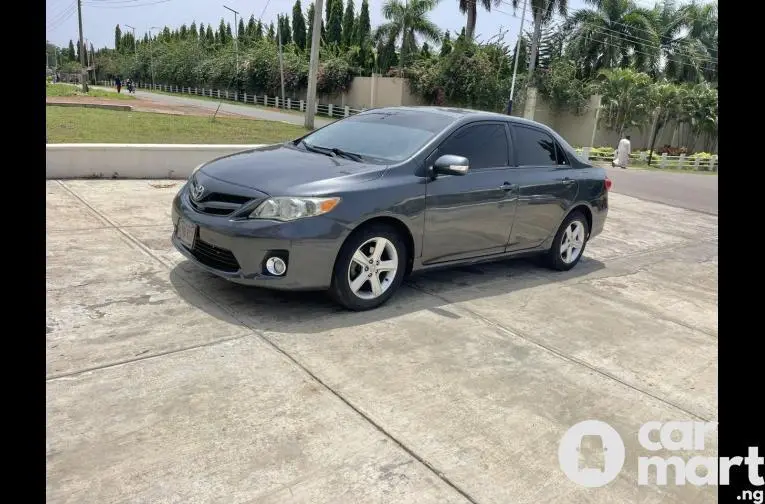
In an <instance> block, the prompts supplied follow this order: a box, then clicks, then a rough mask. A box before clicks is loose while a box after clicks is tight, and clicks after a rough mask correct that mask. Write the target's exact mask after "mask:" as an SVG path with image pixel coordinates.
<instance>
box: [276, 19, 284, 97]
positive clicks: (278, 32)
mask: <svg viewBox="0 0 765 504" xmlns="http://www.w3.org/2000/svg"><path fill="white" fill-rule="evenodd" d="M276 38H278V39H279V73H280V74H281V79H282V99H281V101H280V104H281V108H285V101H284V58H283V56H282V17H281V16H279V22H278V23H277V25H276Z"/></svg>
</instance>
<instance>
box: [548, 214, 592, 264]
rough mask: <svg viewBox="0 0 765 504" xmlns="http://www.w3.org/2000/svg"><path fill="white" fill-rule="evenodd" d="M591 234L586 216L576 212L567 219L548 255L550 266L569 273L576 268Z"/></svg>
mask: <svg viewBox="0 0 765 504" xmlns="http://www.w3.org/2000/svg"><path fill="white" fill-rule="evenodd" d="M589 234H590V229H589V226H588V225H587V218H586V217H585V216H584V214H582V213H581V212H579V211H576V212H573V213H572V214H570V215H569V216H568V217H566V219H565V220H564V221H563V224H561V226H560V229H558V234H556V235H555V239H554V240H553V243H552V247H550V251H549V252H548V253H547V263H548V264H549V266H550V267H551V268H552V269H556V270H558V271H568V270H570V269H571V268H573V267H574V266H576V263H578V262H579V260H580V259H581V258H582V254H583V253H584V248H585V247H586V246H587V237H588V236H589Z"/></svg>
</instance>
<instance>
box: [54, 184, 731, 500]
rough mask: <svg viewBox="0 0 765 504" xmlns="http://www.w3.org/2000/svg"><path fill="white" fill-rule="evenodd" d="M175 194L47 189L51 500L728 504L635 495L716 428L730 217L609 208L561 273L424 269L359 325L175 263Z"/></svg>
mask: <svg viewBox="0 0 765 504" xmlns="http://www.w3.org/2000/svg"><path fill="white" fill-rule="evenodd" d="M178 188H179V183H178V182H177V181H175V182H172V181H168V182H161V181H105V180H104V181H102V180H90V181H68V182H65V183H61V182H57V181H49V182H48V183H47V193H48V194H47V210H48V212H47V216H48V217H47V311H48V315H47V326H48V327H47V363H46V371H47V377H46V380H47V381H46V383H47V434H48V441H47V497H48V502H50V503H64V502H77V503H98V504H103V503H108V502H151V503H157V502H166V503H170V502H173V503H174V502H179V503H180V502H182V503H210V502H220V503H226V504H232V503H244V502H247V503H254V502H257V503H284V502H300V503H311V504H313V503H328V504H329V503H352V502H359V503H372V502H375V503H396V504H400V503H418V504H422V503H438V504H444V503H482V504H489V503H496V504H507V503H537V502H566V503H593V502H598V503H609V504H611V503H617V502H641V503H658V502H670V503H675V502H677V503H680V502H684V503H685V502H713V501H715V500H716V496H715V492H714V491H713V490H714V488H711V489H710V488H707V489H706V490H704V491H702V490H701V489H699V488H697V487H694V486H691V485H685V486H667V487H664V488H658V487H656V486H647V487H638V485H637V472H638V470H637V457H638V456H639V455H649V454H648V453H646V452H645V451H644V450H643V449H642V448H640V447H639V445H638V442H637V435H636V433H637V430H638V428H639V427H640V425H641V424H643V423H644V422H647V421H649V420H662V421H668V420H715V419H716V418H717V398H716V397H717V290H716V283H717V218H716V217H714V216H710V215H706V214H700V213H695V212H692V211H687V210H681V209H677V208H673V207H669V206H664V205H660V204H655V203H647V202H644V201H641V200H638V199H634V198H631V197H627V196H624V195H619V194H615V195H613V196H612V198H611V207H612V208H611V213H610V216H609V220H608V224H607V227H606V231H605V234H604V235H602V236H600V237H598V238H597V239H595V240H593V242H592V243H591V244H590V245H589V246H588V249H587V252H586V257H585V259H584V260H583V261H582V262H581V263H580V264H579V265H578V267H577V268H575V269H574V270H572V271H570V272H568V273H554V272H550V271H547V270H545V269H541V268H538V267H537V266H535V265H534V264H533V263H532V262H529V261H507V262H504V263H499V264H493V265H484V266H480V267H471V268H461V269H457V270H451V271H444V272H439V273H432V274H428V275H425V276H421V277H416V278H414V279H412V280H411V281H410V282H409V283H408V284H407V285H406V286H405V287H404V288H403V289H402V290H401V292H400V293H399V294H398V295H397V296H396V297H395V298H394V299H393V300H392V302H391V303H390V304H389V305H386V306H385V307H383V308H381V309H379V310H376V311H373V312H367V313H347V312H343V311H339V310H338V309H337V308H336V307H335V306H334V305H333V304H332V303H331V302H329V301H327V300H326V299H325V298H324V297H323V296H321V295H316V294H285V293H275V292H267V291H260V290H257V289H251V288H245V287H241V286H237V285H232V284H229V283H226V282H224V281H222V280H219V279H217V278H215V277H213V276H211V275H208V274H206V273H203V272H201V271H199V270H197V269H196V268H195V267H193V265H191V264H189V263H188V262H186V261H184V260H183V259H182V257H181V256H180V255H179V254H178V253H176V252H175V251H174V250H172V248H171V245H170V241H169V236H170V233H171V225H170V213H169V211H170V202H171V199H172V197H173V195H174V193H175V192H176V191H177V190H178ZM587 419H599V420H602V421H605V422H608V423H609V424H610V425H612V426H613V427H614V428H615V429H616V430H617V431H618V432H619V433H620V434H621V436H622V438H623V439H624V443H625V445H626V454H627V458H626V462H625V464H624V468H623V469H622V471H621V473H620V475H619V476H618V477H617V478H616V479H615V480H614V481H613V482H611V483H610V484H609V485H607V486H605V487H602V488H596V489H586V488H583V487H580V486H577V485H576V484H574V483H573V482H572V481H570V480H569V479H568V478H567V477H566V476H565V475H564V474H563V472H562V471H561V469H560V467H559V463H558V444H559V441H560V439H561V436H563V434H564V433H565V432H566V430H567V429H568V428H569V427H571V426H572V425H574V424H575V423H577V422H579V421H582V420H587ZM714 438H715V437H714V436H712V437H710V438H708V439H707V441H708V444H707V448H708V450H707V452H706V454H707V455H713V454H714V452H715V451H716V441H715V439H714ZM594 450H595V449H594V448H593V449H591V448H589V445H587V446H585V444H584V443H583V444H582V453H581V455H582V456H586V457H589V456H590V455H592V454H595V455H597V453H596V452H595V451H594ZM591 452H592V453H591ZM601 453H602V451H601ZM659 454H660V455H661V454H663V455H664V456H667V454H666V452H659ZM693 454H695V453H688V454H687V456H685V455H684V457H685V458H688V457H690V456H691V455H693Z"/></svg>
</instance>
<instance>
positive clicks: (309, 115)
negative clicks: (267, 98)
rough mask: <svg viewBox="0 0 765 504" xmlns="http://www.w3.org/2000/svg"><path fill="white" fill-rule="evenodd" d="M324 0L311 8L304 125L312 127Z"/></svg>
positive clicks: (318, 0)
mask: <svg viewBox="0 0 765 504" xmlns="http://www.w3.org/2000/svg"><path fill="white" fill-rule="evenodd" d="M323 4H324V0H316V6H315V8H314V10H313V33H312V34H311V63H310V66H309V68H308V91H307V92H306V103H305V106H306V110H305V123H304V124H305V127H306V129H311V130H312V129H313V117H314V114H315V113H316V79H317V77H318V74H319V44H321V16H322V12H321V9H322V7H323Z"/></svg>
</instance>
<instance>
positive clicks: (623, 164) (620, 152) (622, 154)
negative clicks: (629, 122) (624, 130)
mask: <svg viewBox="0 0 765 504" xmlns="http://www.w3.org/2000/svg"><path fill="white" fill-rule="evenodd" d="M631 153H632V144H631V143H630V136H629V135H625V136H624V138H622V139H621V140H619V146H618V147H617V148H616V158H614V160H613V161H612V162H611V164H612V165H613V166H618V167H619V168H627V165H628V164H629V163H630V154H631Z"/></svg>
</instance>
